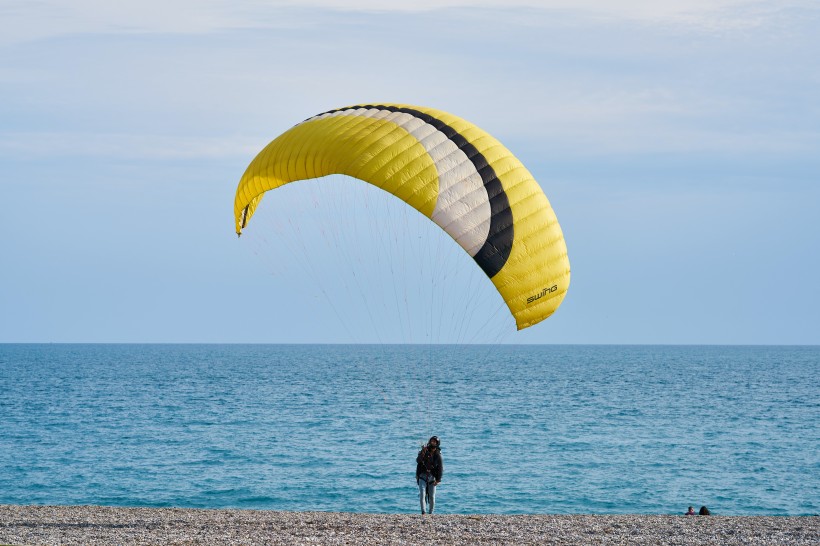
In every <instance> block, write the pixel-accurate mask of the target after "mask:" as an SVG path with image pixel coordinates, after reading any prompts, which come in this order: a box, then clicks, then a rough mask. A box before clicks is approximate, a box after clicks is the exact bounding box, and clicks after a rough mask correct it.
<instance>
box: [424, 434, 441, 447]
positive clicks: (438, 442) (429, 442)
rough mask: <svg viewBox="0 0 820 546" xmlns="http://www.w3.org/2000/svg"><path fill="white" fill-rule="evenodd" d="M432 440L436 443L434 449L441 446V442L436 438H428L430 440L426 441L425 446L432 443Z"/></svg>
mask: <svg viewBox="0 0 820 546" xmlns="http://www.w3.org/2000/svg"><path fill="white" fill-rule="evenodd" d="M433 440H435V441H436V447H439V446H440V445H441V442H440V441H439V439H438V436H430V439H429V440H427V445H428V446H429V445H430V444H431V443H432V442H433Z"/></svg>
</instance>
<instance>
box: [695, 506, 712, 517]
mask: <svg viewBox="0 0 820 546" xmlns="http://www.w3.org/2000/svg"><path fill="white" fill-rule="evenodd" d="M698 514H699V515H701V516H711V515H712V512H710V511H709V509H708V508H706V507H705V506H701V507H700V512H698Z"/></svg>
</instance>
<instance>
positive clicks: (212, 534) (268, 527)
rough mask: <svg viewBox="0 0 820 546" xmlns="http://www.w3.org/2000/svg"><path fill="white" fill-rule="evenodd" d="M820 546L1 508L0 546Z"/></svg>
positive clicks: (317, 518) (746, 537)
mask: <svg viewBox="0 0 820 546" xmlns="http://www.w3.org/2000/svg"><path fill="white" fill-rule="evenodd" d="M422 543H435V544H561V545H563V544H744V545H748V544H761V545H762V544H766V545H769V544H800V545H802V544H807V545H808V544H811V545H817V544H820V517H817V516H812V517H781V516H694V517H686V516H658V515H617V516H599V515H595V516H593V515H514V516H501V515H484V514H481V515H449V514H448V515H438V514H436V515H433V516H421V515H420V514H418V515H416V514H356V513H337V512H274V511H267V510H199V509H187V508H186V509H183V508H117V507H105V506H16V505H0V544H14V545H34V544H61V545H70V544H85V545H96V544H105V545H110V544H228V545H229V544H367V545H370V544H372V545H376V544H422Z"/></svg>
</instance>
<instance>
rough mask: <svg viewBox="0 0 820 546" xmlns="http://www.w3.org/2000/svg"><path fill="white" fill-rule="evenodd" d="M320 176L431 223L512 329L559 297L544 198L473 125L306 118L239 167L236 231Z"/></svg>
mask: <svg viewBox="0 0 820 546" xmlns="http://www.w3.org/2000/svg"><path fill="white" fill-rule="evenodd" d="M330 174H344V175H348V176H352V177H354V178H358V179H361V180H364V181H365V182H369V183H370V184H373V185H374V186H377V187H379V188H381V189H383V190H385V191H387V192H390V193H392V194H394V195H395V196H397V197H399V198H400V199H402V200H404V201H405V202H407V203H408V204H409V205H410V206H412V207H414V208H415V209H416V210H418V211H419V212H421V213H422V214H424V215H425V216H427V217H428V218H430V219H431V220H432V221H433V222H435V223H436V224H438V225H439V226H440V227H441V228H442V229H443V230H444V231H446V232H447V233H448V234H449V235H450V236H451V237H452V238H453V239H455V241H456V242H457V243H458V244H459V245H461V247H462V248H464V250H465V251H466V252H467V253H468V254H469V255H470V256H472V257H473V259H474V260H475V261H476V263H477V264H478V265H479V267H481V269H482V270H483V271H484V272H485V273H486V274H487V276H488V277H489V278H490V279H491V280H492V282H493V284H495V286H496V288H497V289H498V291H499V293H500V294H501V296H502V297H503V298H504V301H505V302H506V303H507V306H508V307H509V309H510V312H511V313H512V314H513V316H514V317H515V321H516V324H517V326H518V329H519V330H520V329H523V328H526V327H528V326H532V325H533V324H536V323H538V322H540V321H542V320H544V319H545V318H547V317H548V316H550V315H551V314H552V313H553V312H555V310H556V309H557V308H558V306H559V305H560V303H561V301H562V300H563V298H564V296H565V294H566V292H567V288H568V286H569V278H570V268H569V260H568V258H567V249H566V244H565V242H564V236H563V233H562V231H561V227H560V226H559V225H558V220H557V219H556V217H555V213H554V212H553V210H552V207H551V206H550V204H549V201H548V200H547V197H546V196H545V195H544V192H543V191H542V189H541V187H540V186H539V185H538V183H537V182H536V181H535V180H534V179H533V177H532V175H531V174H530V173H529V171H527V169H526V168H525V167H524V166H523V165H522V164H521V162H520V161H519V160H518V159H516V158H515V156H513V155H512V153H510V151H509V150H507V149H506V148H505V147H504V146H503V145H502V144H501V143H499V142H498V141H497V140H495V139H494V138H493V137H491V136H490V135H489V134H487V133H486V132H484V131H482V130H481V129H479V128H478V127H476V126H475V125H473V124H471V123H469V122H467V121H465V120H463V119H461V118H458V117H456V116H453V115H451V114H448V113H446V112H442V111H440V110H434V109H432V108H424V107H418V106H407V105H399V104H380V105H358V106H349V107H346V108H340V109H338V110H332V111H329V112H325V113H323V114H319V115H317V116H314V117H312V118H309V119H307V120H305V121H303V122H302V123H299V124H298V125H296V126H294V127H292V128H291V129H289V130H288V131H286V132H285V133H283V134H281V135H280V136H279V137H277V138H276V139H275V140H273V141H272V142H271V143H270V144H268V145H267V146H266V147H265V148H264V149H263V150H262V151H261V152H260V153H259V155H257V156H256V158H255V159H254V160H253V161H252V162H251V164H250V165H249V166H248V168H247V170H246V171H245V174H244V175H243V176H242V179H241V180H240V182H239V187H238V188H237V190H236V200H235V202H234V215H235V219H236V232H237V234H240V233H241V232H242V229H244V228H245V227H246V226H247V224H248V221H249V220H250V218H251V217H252V216H253V214H254V212H255V210H256V207H257V206H258V204H259V201H260V200H261V199H262V196H263V195H264V194H265V192H267V191H269V190H272V189H274V188H278V187H280V186H282V185H284V184H287V183H289V182H294V181H296V180H305V179H309V178H318V177H322V176H327V175H330Z"/></svg>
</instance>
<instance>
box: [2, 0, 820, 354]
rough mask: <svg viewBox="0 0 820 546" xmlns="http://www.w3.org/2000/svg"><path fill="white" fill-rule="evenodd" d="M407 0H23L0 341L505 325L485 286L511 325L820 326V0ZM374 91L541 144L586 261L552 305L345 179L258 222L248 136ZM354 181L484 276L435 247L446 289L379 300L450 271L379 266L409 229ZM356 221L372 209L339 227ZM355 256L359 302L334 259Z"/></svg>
mask: <svg viewBox="0 0 820 546" xmlns="http://www.w3.org/2000/svg"><path fill="white" fill-rule="evenodd" d="M69 4H70V7H69ZM122 4H125V5H122ZM394 4H395V3H392V2H391V3H386V2H385V3H381V2H368V1H355V0H350V1H331V0H326V1H315V2H311V1H305V2H262V1H228V0H224V1H223V0H210V1H204V2H202V1H197V2H194V1H174V0H167V1H162V2H159V1H140V2H124V3H110V2H103V1H96V0H86V1H72V2H57V1H51V0H45V1H40V2H30V1H15V0H11V1H9V0H0V206H2V212H1V213H0V260H2V268H0V342H49V341H54V342H274V343H277V342H363V341H427V340H433V341H480V340H481V339H485V338H481V336H480V335H479V338H478V339H475V338H474V337H473V336H470V335H466V336H465V335H463V334H462V333H458V334H455V333H452V332H455V331H456V330H458V329H459V328H460V327H461V325H456V326H453V325H452V324H451V323H452V322H453V320H452V317H453V316H454V315H457V314H458V312H459V311H458V310H459V309H461V308H462V307H465V308H467V311H469V313H471V314H472V315H478V316H479V317H481V316H483V315H482V313H484V314H486V315H487V316H488V317H489V318H490V320H497V322H498V323H497V324H496V325H494V326H491V327H490V330H489V331H491V332H492V334H491V335H490V337H489V338H486V340H490V341H495V340H502V341H504V342H508V343H732V344H733V343H770V344H780V343H782V344H817V343H820V289H818V279H820V219H818V218H820V216H819V215H818V212H817V209H818V205H819V204H820V153H818V150H820V106H818V105H819V104H820V102H819V101H818V99H817V97H820V55H818V52H820V33H818V32H817V31H818V29H820V5H818V4H817V3H816V2H814V1H767V2H756V1H750V0H713V1H709V2H706V1H678V2H667V3H663V5H661V6H658V5H657V4H658V3H657V2H638V1H614V2H607V3H606V5H607V7H606V8H605V9H602V8H600V7H598V4H604V3H603V2H592V1H576V2H571V1H569V0H546V1H540V2H539V1H534V0H533V1H529V2H519V3H518V6H517V7H512V6H511V5H510V4H509V3H508V2H501V1H497V2H496V1H492V0H487V1H483V2H476V1H474V2H471V1H466V0H465V1H449V2H448V1H444V2H433V1H419V2H413V3H412V4H413V8H412V9H410V8H405V9H402V8H398V7H395V5H394ZM363 102H404V103H409V104H417V105H425V106H430V107H435V108H439V109H442V110H446V111H449V112H452V113H454V114H456V115H459V116H461V117H464V118H466V119H468V120H470V121H472V122H474V123H476V124H477V125H479V126H481V127H482V128H483V129H485V130H487V131H489V132H490V133H492V134H493V135H494V136H496V137H497V138H498V139H500V140H501V141H502V142H503V143H504V144H506V146H507V147H508V148H510V149H511V150H512V151H513V152H514V153H516V155H518V157H519V158H520V159H521V160H522V161H523V162H524V164H525V165H527V167H528V168H529V169H530V171H532V172H533V174H534V175H535V177H536V179H537V180H538V181H539V182H540V183H541V185H542V187H543V188H544V190H545V192H546V194H547V196H548V197H549V198H550V200H551V202H552V204H553V206H554V208H555V210H556V212H557V214H558V218H559V220H560V222H561V225H562V226H563V228H564V232H565V236H566V239H567V244H568V248H569V256H570V261H571V264H572V272H573V277H572V285H571V287H570V291H569V294H568V296H567V298H566V300H565V302H564V304H563V305H562V306H561V308H560V309H559V310H558V312H557V313H556V314H555V315H554V316H553V317H551V318H550V319H548V320H547V321H546V322H544V323H542V324H540V325H538V326H535V327H533V328H530V329H528V330H525V331H523V332H520V333H516V332H514V327H513V326H512V323H511V321H507V320H506V319H503V318H500V319H499V318H498V317H496V318H495V319H493V318H492V312H491V311H492V310H495V309H497V307H498V305H499V301H500V300H498V299H497V298H498V296H497V295H496V294H495V293H494V292H493V291H492V290H491V286H490V285H489V282H485V283H483V284H482V283H479V282H476V284H477V285H478V286H473V285H472V284H471V283H473V282H474V280H475V279H477V277H474V272H473V269H477V268H476V266H475V265H474V264H472V262H471V261H470V260H469V259H467V258H466V255H464V253H463V251H461V249H460V248H459V247H457V246H456V245H455V243H452V242H448V241H446V240H443V239H440V238H439V237H438V235H437V234H435V233H433V234H431V232H429V231H427V230H426V228H425V227H424V226H420V227H411V228H409V229H411V230H416V231H418V233H422V232H423V235H419V237H416V236H415V233H416V231H410V232H407V231H401V232H399V231H396V232H392V231H391V229H389V227H390V222H392V221H394V220H395V216H390V215H392V214H399V215H405V216H402V218H403V220H402V221H406V220H407V219H408V218H409V219H410V221H413V220H415V218H414V217H413V216H407V215H406V214H407V213H406V212H404V211H403V210H400V209H397V207H395V206H394V204H392V203H389V202H387V201H379V199H380V197H378V196H375V195H373V194H372V193H371V192H370V191H369V190H368V189H366V188H362V187H360V186H358V185H355V184H349V183H347V182H346V181H339V180H337V181H335V185H334V188H337V189H334V190H332V191H328V192H325V193H323V190H320V189H317V188H315V187H314V186H313V185H310V183H305V184H306V185H305V186H304V187H303V188H302V189H300V188H297V187H296V185H294V186H293V187H292V188H288V189H287V191H283V192H282V195H281V198H277V199H276V201H274V199H273V197H272V196H268V197H267V198H266V200H265V201H264V202H263V204H262V206H261V207H260V210H259V212H258V214H257V217H255V218H254V221H253V222H252V223H251V226H250V227H249V230H248V233H247V238H246V237H245V236H243V238H242V239H239V240H237V239H236V236H235V234H234V232H233V231H234V230H233V218H232V207H233V195H234V191H235V189H236V184H237V182H238V180H239V177H240V176H241V174H242V172H243V171H244V169H245V167H246V166H247V164H248V163H249V162H250V160H251V159H252V158H253V156H254V155H255V154H256V153H257V152H258V151H259V150H260V149H261V148H262V147H263V146H264V145H265V144H267V142H268V141H270V140H271V139H273V138H274V137H275V136H276V135H277V134H279V133H281V132H282V131H284V130H286V129H287V128H289V127H290V126H292V125H293V124H295V123H297V122H299V121H301V120H302V119H304V118H307V117H309V116H311V115H313V114H316V113H319V112H322V111H325V110H329V109H332V108H336V107H340V106H344V105H348V104H356V103H363ZM331 182H333V181H331ZM291 190H292V191H291ZM342 190H343V191H346V192H348V193H345V194H344V195H340V194H339V193H334V192H337V191H342ZM348 196H352V199H353V201H354V202H355V203H360V202H363V200H366V201H367V202H371V200H372V202H373V204H376V205H378V206H376V207H370V208H368V209H367V210H373V208H376V209H378V210H379V213H374V214H375V216H377V217H379V218H381V219H379V220H377V221H378V222H381V223H380V224H378V226H380V227H379V229H378V231H380V232H383V231H387V232H391V233H401V234H402V235H403V236H406V237H408V238H412V239H417V238H422V239H423V240H424V241H425V242H427V243H428V245H427V246H425V247H424V249H428V248H435V255H436V256H438V258H434V259H433V260H434V261H435V259H438V260H439V262H436V263H441V264H447V265H446V267H447V272H448V273H447V275H449V276H450V277H458V275H464V277H463V279H462V278H456V280H450V278H449V277H448V279H447V280H443V276H442V275H440V272H439V275H438V276H439V277H441V278H442V280H441V282H439V284H437V285H436V287H435V288H434V290H435V291H438V292H435V294H434V295H433V296H432V299H435V300H436V301H438V298H442V299H446V298H447V297H452V300H451V301H447V302H443V303H441V307H442V308H444V309H445V310H444V311H441V313H440V314H439V315H437V316H435V317H434V318H432V319H431V318H429V317H427V316H425V310H424V309H425V308H429V307H430V306H424V305H421V302H426V301H427V300H428V299H431V296H430V295H429V293H428V294H427V295H420V296H418V297H416V298H415V300H416V303H417V306H418V307H419V308H418V309H415V308H414V307H415V305H412V304H409V305H408V306H407V314H406V316H399V315H401V313H399V314H398V315H392V314H391V313H390V312H389V310H384V311H382V312H381V314H379V313H378V312H376V311H375V310H374V309H373V308H372V306H373V305H376V304H378V303H379V302H380V301H381V300H384V299H388V300H389V299H391V298H393V299H395V298H396V296H397V294H402V295H407V294H410V296H409V299H411V300H413V299H414V295H416V294H421V291H422V290H423V289H425V287H427V283H429V282H430V278H431V276H436V274H431V273H430V271H429V270H430V268H431V267H432V266H430V265H429V264H428V265H424V266H419V268H418V269H413V270H412V271H410V272H409V273H408V272H401V273H397V271H396V268H407V267H408V264H409V266H410V267H411V268H412V267H415V263H416V262H415V261H414V260H411V261H407V260H408V259H407V258H406V257H404V258H399V256H400V254H399V253H398V252H397V253H396V254H395V255H394V254H393V250H382V251H380V252H381V254H378V252H377V254H378V256H379V258H378V259H374V260H372V262H371V260H369V259H368V258H367V256H369V254H367V252H369V250H368V249H369V248H370V247H369V246H368V245H375V247H378V248H385V246H386V245H387V241H390V240H393V241H394V242H395V244H396V245H398V244H399V241H396V240H395V237H394V238H393V239H389V238H386V239H379V240H377V239H375V238H374V240H373V241H370V242H368V241H369V239H368V237H369V236H367V235H366V233H367V231H368V229H369V228H368V226H367V225H363V224H362V225H359V223H358V222H359V221H358V220H351V215H347V214H345V211H346V210H347V209H344V207H342V206H340V205H339V203H338V202H344V203H347V202H346V201H345V198H346V197H348ZM323 198H325V200H328V199H329V200H331V201H334V204H331V203H327V202H321V201H322V199H323ZM317 201H319V202H318V203H317ZM345 206H347V207H348V208H350V207H351V206H356V205H355V204H354V205H350V203H347V204H346V205H345ZM323 207H327V208H323ZM385 215H387V217H384V216H385ZM288 216H290V218H287V217H288ZM355 217H356V218H359V216H355ZM317 218H318V219H317ZM391 218H392V220H391ZM291 220H292V221H296V222H297V223H298V224H299V227H293V224H292V223H291ZM322 222H324V223H322ZM335 222H338V225H340V226H342V229H343V230H345V231H346V232H347V231H351V230H354V229H358V230H361V232H364V233H365V235H362V233H361V232H360V233H358V235H356V237H357V239H355V241H354V239H345V240H346V241H347V242H346V243H345V242H344V241H341V242H340V241H337V240H335V239H334V240H332V241H331V242H330V243H329V242H328V241H327V240H323V239H322V235H321V233H322V230H327V229H329V226H331V225H335V224H334V223H335ZM385 226H386V227H385ZM257 228H258V229H257ZM383 228H384V229H383ZM302 229H304V231H299V230H302ZM254 230H256V231H254ZM266 230H267V231H266ZM294 230H297V231H294ZM266 233H267V235H265V234H266ZM408 233H410V235H407V234H408ZM268 236H269V237H268ZM379 236H380V237H388V235H385V234H383V233H380V235H379ZM374 237H375V236H374ZM339 244H349V245H350V248H341V249H339V248H338V245H339ZM294 245H295V246H300V245H301V246H304V248H306V249H307V248H311V249H313V248H316V249H317V250H316V251H315V253H311V252H309V251H305V252H304V254H303V255H300V256H296V255H294V254H295V252H293V253H291V252H284V251H283V249H291V250H292V249H293V248H294ZM416 245H417V246H415V247H413V246H412V245H408V246H407V247H406V248H415V251H416V252H422V253H423V252H424V251H425V250H424V249H422V247H420V246H418V243H416ZM354 247H355V248H354ZM337 251H338V252H341V253H342V254H340V255H339V256H337V258H334V259H331V258H330V257H328V256H330V255H331V254H333V253H334V252H337ZM441 254H444V255H445V257H444V258H441V257H440V255H441ZM354 255H355V259H356V261H355V264H356V266H355V267H356V268H359V270H360V271H359V275H360V276H358V277H356V279H355V280H354V281H355V282H356V283H362V279H364V285H365V286H367V287H368V290H367V291H368V292H370V294H368V296H367V297H369V298H372V299H371V300H370V303H366V304H364V305H357V300H358V299H361V297H362V291H363V289H361V288H360V289H359V290H360V291H357V290H352V289H351V288H350V286H349V283H350V282H354V281H351V279H353V277H355V276H356V275H354V274H353V272H352V269H350V268H348V270H347V272H346V273H344V274H343V272H340V270H335V269H334V268H335V267H336V266H338V262H339V261H346V260H347V258H350V256H354ZM345 257H347V258H345ZM401 259H403V260H405V261H403V262H401V261H391V260H401ZM305 260H309V263H305ZM391 267H392V270H391ZM342 269H343V268H342ZM308 270H314V271H312V272H311V271H308ZM391 271H392V273H391ZM344 275H348V277H347V278H346V279H345V278H344ZM385 276H390V278H392V279H393V282H392V283H390V284H391V290H392V292H389V291H382V289H376V288H373V286H375V285H374V283H376V284H380V283H381V282H382V281H381V280H379V279H383V278H384V277H385ZM451 282H454V283H455V285H450V284H448V283H451ZM396 285H398V287H397V286H396ZM456 285H459V286H458V287H457V286H456ZM485 285H486V286H485ZM317 286H318V287H319V288H318V289H317ZM488 287H489V289H488ZM331 294H332V295H333V296H331ZM444 294H447V295H450V294H454V295H452V296H444ZM465 294H466V295H467V296H466V297H467V299H469V298H477V299H480V300H481V301H482V302H484V301H486V302H488V303H487V305H488V308H489V309H490V311H487V310H485V309H484V307H482V306H481V305H479V304H473V305H470V306H467V305H466V304H464V303H463V301H464V299H465ZM331 300H332V301H331ZM374 302H375V303H374ZM434 306H435V307H438V305H434ZM448 306H449V307H448ZM411 307H412V309H411ZM374 314H375V315H376V316H374ZM413 321H420V322H421V323H423V324H427V325H428V326H419V328H418V332H422V334H421V335H413V336H408V335H407V334H406V332H407V330H408V329H409V328H411V327H413ZM425 328H426V334H425V333H424V332H425ZM505 328H511V330H510V332H509V333H504V334H503V335H502V334H500V333H499V332H501V331H504V329H505ZM451 331H452V332H451ZM425 336H426V337H425Z"/></svg>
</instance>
